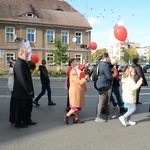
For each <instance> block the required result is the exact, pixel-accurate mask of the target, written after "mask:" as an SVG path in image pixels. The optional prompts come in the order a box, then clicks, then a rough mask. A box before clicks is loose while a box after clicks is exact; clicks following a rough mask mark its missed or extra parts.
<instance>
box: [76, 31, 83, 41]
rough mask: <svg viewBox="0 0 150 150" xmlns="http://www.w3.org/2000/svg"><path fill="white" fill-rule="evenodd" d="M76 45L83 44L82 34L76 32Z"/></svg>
mask: <svg viewBox="0 0 150 150" xmlns="http://www.w3.org/2000/svg"><path fill="white" fill-rule="evenodd" d="M75 34H76V39H77V40H76V44H82V32H76V33H75Z"/></svg>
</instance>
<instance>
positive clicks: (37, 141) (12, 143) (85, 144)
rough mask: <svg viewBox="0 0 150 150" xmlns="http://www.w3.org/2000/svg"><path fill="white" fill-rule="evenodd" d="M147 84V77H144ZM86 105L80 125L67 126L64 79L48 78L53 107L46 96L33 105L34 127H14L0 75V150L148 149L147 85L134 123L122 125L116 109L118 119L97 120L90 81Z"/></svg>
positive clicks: (4, 80)
mask: <svg viewBox="0 0 150 150" xmlns="http://www.w3.org/2000/svg"><path fill="white" fill-rule="evenodd" d="M147 81H148V84H149V85H150V78H147ZM33 83H34V90H35V95H38V94H39V92H40V90H41V83H40V80H39V78H33ZM87 88H88V91H87V92H86V105H85V107H84V108H83V109H82V110H81V112H80V114H79V117H80V119H81V120H84V121H85V123H83V124H72V120H73V117H70V118H69V122H70V123H71V124H70V125H66V124H65V123H64V121H63V115H64V114H65V113H66V112H65V108H66V102H67V100H66V94H67V91H66V90H65V78H51V89H52V100H53V101H54V102H56V106H48V105H47V104H48V100H47V95H46V93H45V95H44V96H43V97H42V98H41V99H40V101H39V103H40V106H39V107H37V106H35V105H34V106H33V112H32V120H33V121H35V122H37V125H35V126H29V127H28V128H22V129H17V128H15V127H14V125H11V124H10V123H9V122H8V118H9V102H10V92H9V90H8V87H7V78H6V77H0V150H149V148H150V142H149V140H150V113H149V111H148V108H149V104H150V87H142V89H141V93H140V101H141V102H142V105H137V110H136V112H135V113H134V115H133V117H132V120H133V121H137V125H135V126H128V127H125V126H123V125H122V124H121V123H120V121H119V119H118V117H119V116H120V113H119V109H118V108H113V106H112V104H111V114H116V115H117V118H116V119H112V120H108V121H107V122H105V123H96V122H95V121H94V119H95V115H96V106H97V102H98V93H97V91H96V90H95V89H94V87H93V83H92V82H88V83H87Z"/></svg>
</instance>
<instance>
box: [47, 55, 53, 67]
mask: <svg viewBox="0 0 150 150" xmlns="http://www.w3.org/2000/svg"><path fill="white" fill-rule="evenodd" d="M46 62H47V65H54V56H53V54H50V53H49V54H47V55H46Z"/></svg>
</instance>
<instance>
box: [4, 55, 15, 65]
mask: <svg viewBox="0 0 150 150" xmlns="http://www.w3.org/2000/svg"><path fill="white" fill-rule="evenodd" d="M12 59H15V53H6V61H7V62H6V63H7V65H9V62H10V60H12Z"/></svg>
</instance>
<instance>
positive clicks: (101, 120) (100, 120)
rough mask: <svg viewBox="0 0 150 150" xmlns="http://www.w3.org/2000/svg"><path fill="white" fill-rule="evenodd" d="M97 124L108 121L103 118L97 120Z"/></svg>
mask: <svg viewBox="0 0 150 150" xmlns="http://www.w3.org/2000/svg"><path fill="white" fill-rule="evenodd" d="M95 122H106V120H104V119H102V118H97V117H96V118H95Z"/></svg>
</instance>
